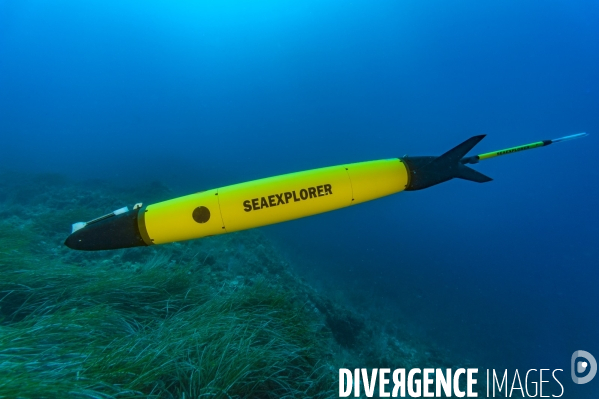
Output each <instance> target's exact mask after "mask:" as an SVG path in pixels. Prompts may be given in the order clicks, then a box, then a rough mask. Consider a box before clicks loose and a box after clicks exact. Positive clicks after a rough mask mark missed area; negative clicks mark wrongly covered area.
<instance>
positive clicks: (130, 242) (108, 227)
mask: <svg viewBox="0 0 599 399" xmlns="http://www.w3.org/2000/svg"><path fill="white" fill-rule="evenodd" d="M138 212H139V210H138V209H134V210H131V211H129V212H125V213H122V214H120V215H116V216H112V217H109V218H107V219H103V220H100V221H98V222H93V223H89V224H87V225H86V226H85V227H83V228H82V229H79V230H77V231H75V232H74V233H73V234H71V235H70V236H68V237H67V239H66V240H65V242H64V245H66V246H67V247H69V248H71V249H77V250H80V251H99V250H103V249H119V248H131V247H140V246H146V245H147V244H146V243H145V242H144V240H143V238H142V237H141V235H140V234H139V227H138V224H137V214H138Z"/></svg>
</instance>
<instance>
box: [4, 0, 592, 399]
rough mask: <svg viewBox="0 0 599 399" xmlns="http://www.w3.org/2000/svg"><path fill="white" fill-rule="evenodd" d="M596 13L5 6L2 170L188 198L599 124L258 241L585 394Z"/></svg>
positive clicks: (468, 346)
mask: <svg viewBox="0 0 599 399" xmlns="http://www.w3.org/2000/svg"><path fill="white" fill-rule="evenodd" d="M597 21H599V3H598V2H597V1H595V0H593V1H590V0H589V1H576V2H570V1H531V2H522V1H501V2H480V1H446V2H433V1H416V0H413V1H390V0H389V1H387V0H381V1H352V2H347V1H337V0H335V1H328V2H324V1H301V2H300V1H296V2H292V1H218V2H193V1H178V2H166V1H163V2H158V1H130V2H120V1H106V0H105V1H86V2H80V1H75V0H63V1H52V2H47V1H29V0H20V1H10V0H8V1H6V0H4V1H0V133H1V137H2V139H1V145H0V169H1V170H13V171H27V172H49V171H51V172H58V173H63V174H66V175H68V176H71V177H73V178H75V179H89V178H103V179H109V180H113V181H115V182H116V183H118V184H138V183H139V182H144V181H151V180H160V181H162V182H165V183H166V184H167V185H169V186H170V187H172V188H173V192H174V193H175V194H184V193H189V192H194V191H198V190H201V189H206V188H212V187H219V186H223V185H227V184H232V183H237V182H241V181H246V180H250V179H255V178H260V177H267V176H271V175H276V174H281V173H286V172H293V171H299V170H304V169H311V168H316V167H322V166H330V165H335V164H341V163H348V162H357V161H366V160H373V159H381V158H390V157H399V156H403V155H404V154H406V153H407V154H410V155H437V154H441V153H443V152H444V151H446V150H448V149H449V148H451V147H453V146H455V145H457V144H458V143H460V142H461V141H463V140H465V139H466V138H468V137H470V136H472V135H475V134H482V133H485V134H487V135H488V137H487V138H486V139H485V140H483V141H482V142H481V143H480V144H479V145H478V146H477V147H476V149H475V150H476V152H475V153H481V152H486V151H492V150H498V149H502V148H505V147H510V146H513V145H519V144H525V143H528V142H532V141H537V140H541V139H551V138H556V137H560V136H563V135H567V134H573V133H578V132H583V131H586V132H589V133H590V134H591V135H590V136H589V137H587V138H585V139H582V140H578V141H572V142H565V143H560V144H556V145H555V146H550V147H548V148H543V149H537V150H534V151H529V152H526V153H519V154H513V155H509V156H506V157H502V158H497V159H494V160H489V161H485V162H483V163H481V164H480V165H476V166H475V168H476V169H477V170H480V171H481V172H483V173H485V174H487V175H489V176H491V177H493V178H494V179H495V180H494V181H493V182H491V183H487V184H476V183H471V182H465V181H451V182H449V183H445V184H443V185H440V186H436V187H433V188H430V189H427V190H424V191H420V192H411V193H400V194H397V195H394V196H391V197H388V198H384V199H381V200H377V201H374V202H371V203H367V204H363V205H360V206H357V207H353V208H351V209H344V210H340V211H336V212H333V213H330V214H324V215H319V216H316V217H312V218H308V219H303V220H299V221H294V222H289V223H285V224H281V225H276V226H271V227H267V228H264V229H263V230H264V231H265V233H266V234H268V235H270V236H271V237H273V239H275V240H276V242H277V244H278V245H280V247H281V248H282V250H284V251H286V252H287V253H288V254H290V256H294V257H295V258H296V263H298V267H300V268H303V269H305V270H307V271H308V269H310V268H317V269H318V270H317V273H316V274H317V275H318V276H319V278H321V279H323V281H326V284H328V285H329V286H333V285H337V286H339V287H342V288H343V289H345V290H346V292H348V295H355V296H356V297H358V298H359V297H360V296H363V297H368V298H371V299H372V298H375V299H376V300H379V301H381V303H385V305H386V306H389V307H390V308H396V309H398V312H399V311H400V312H401V314H402V317H404V318H405V321H406V324H408V323H409V324H411V325H413V326H414V327H413V328H417V329H418V331H419V334H420V335H421V336H422V338H423V339H425V340H430V341H431V342H434V343H435V344H437V345H439V346H443V347H446V348H449V349H451V350H454V351H457V353H459V354H461V355H463V356H464V357H468V358H470V359H473V360H474V361H475V362H476V361H478V362H480V364H485V365H489V366H491V367H496V368H502V367H510V368H520V369H528V368H562V369H564V373H563V377H562V378H561V381H562V382H565V384H566V392H567V393H570V394H571V395H574V396H571V397H583V396H584V395H589V394H590V393H591V392H597V391H598V390H599V388H598V387H599V381H596V380H595V381H593V382H592V383H589V384H587V385H586V386H577V387H574V384H572V383H571V381H570V382H568V381H569V370H570V365H569V362H570V355H571V354H572V352H573V351H575V350H578V349H583V350H586V351H589V352H591V353H593V354H595V356H596V357H597V358H599V341H598V340H597V337H598V336H599V320H598V308H597V307H598V305H599V290H598V289H597V287H598V286H599V267H598V266H599V261H598V260H599V247H598V242H599V210H598V208H597V204H599V185H598V182H599V161H598V160H597V159H598V156H597V154H598V152H599V147H598V143H599V73H598V72H599V23H597ZM141 200H143V198H140V201H141ZM129 205H131V204H129ZM72 222H73V221H70V220H68V221H67V220H65V235H66V233H68V229H69V225H70V223H72ZM574 392H577V394H574ZM576 395H578V396H576ZM568 397H570V396H568Z"/></svg>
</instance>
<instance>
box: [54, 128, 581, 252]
mask: <svg viewBox="0 0 599 399" xmlns="http://www.w3.org/2000/svg"><path fill="white" fill-rule="evenodd" d="M584 136H587V134H586V133H578V134H574V135H570V136H565V137H560V138H558V139H554V140H543V141H538V142H535V143H531V144H526V145H521V146H517V147H512V148H507V149H504V150H500V151H493V152H488V153H485V154H480V155H474V156H469V157H466V154H467V153H468V152H469V151H470V150H471V149H472V148H473V147H474V146H475V145H476V144H478V142H480V141H481V140H482V139H483V138H484V137H485V135H480V136H474V137H471V138H469V139H468V140H466V141H464V142H463V143H462V144H460V145H458V146H456V147H454V148H452V149H451V150H449V151H447V152H446V153H445V154H443V155H440V156H438V157H435V156H416V157H408V156H404V157H403V158H390V159H383V160H378V161H369V162H358V163H351V164H346V165H339V166H331V167H326V168H320V169H313V170H307V171H304V172H297V173H289V174H285V175H280V176H275V177H269V178H265V179H259V180H252V181H249V182H246V183H240V184H233V185H231V186H226V187H221V188H216V189H212V190H207V191H201V192H199V193H195V194H191V195H186V196H183V197H179V198H175V199H172V200H168V201H163V202H159V203H156V204H152V205H148V206H142V204H136V205H135V206H134V207H133V209H132V210H129V209H128V208H127V207H124V208H121V209H118V210H116V211H114V212H112V213H109V214H107V215H104V216H101V217H99V218H96V219H94V220H91V221H89V222H79V223H75V224H73V229H72V233H71V235H70V236H69V237H68V238H67V239H66V241H65V245H66V246H67V247H69V248H72V249H78V250H84V251H97V250H104V249H118V248H130V247H139V246H148V245H155V244H165V243H169V242H175V241H183V240H191V239H194V238H201V237H208V236H213V235H217V234H226V233H232V232H234V231H239V230H246V229H251V228H254V227H260V226H265V225H269V224H274V223H279V222H285V221H287V220H293V219H299V218H302V217H305V216H311V215H316V214H319V213H323V212H328V211H332V210H335V209H339V208H345V207H347V206H351V205H355V204H359V203H361V202H365V201H370V200H373V199H376V198H380V197H384V196H387V195H390V194H394V193H398V192H400V191H414V190H421V189H424V188H427V187H431V186H434V185H436V184H439V183H443V182H446V181H448V180H451V179H453V178H460V179H464V180H470V181H473V182H477V183H485V182H488V181H491V180H492V179H491V178H490V177H487V176H485V175H483V174H482V173H480V172H478V171H476V170H474V169H471V168H469V167H468V166H466V164H475V163H478V162H479V161H482V160H485V159H489V158H494V157H497V156H500V155H505V154H511V153H514V152H519V151H524V150H529V149H532V148H537V147H544V146H547V145H549V144H552V143H557V142H560V141H566V140H571V139H575V138H579V137H584Z"/></svg>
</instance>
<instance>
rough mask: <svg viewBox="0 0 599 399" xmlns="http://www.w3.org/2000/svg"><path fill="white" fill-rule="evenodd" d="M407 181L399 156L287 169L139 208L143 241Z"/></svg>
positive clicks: (193, 233)
mask: <svg viewBox="0 0 599 399" xmlns="http://www.w3.org/2000/svg"><path fill="white" fill-rule="evenodd" d="M407 184H408V172H407V169H406V166H405V164H404V163H403V162H402V161H401V160H400V159H398V158H394V159H385V160H380V161H370V162H360V163H353V164H347V165H340V166H331V167H327V168H320V169H313V170H308V171H304V172H297V173H290V174H286V175H280V176H275V177H269V178H266V179H259V180H253V181H249V182H246V183H240V184H233V185H231V186H225V187H221V188H217V189H213V190H208V191H203V192H199V193H196V194H191V195H187V196H184V197H179V198H175V199H172V200H169V201H164V202H159V203H157V204H153V205H149V206H147V207H146V208H145V209H142V210H141V211H140V214H141V213H143V216H142V217H140V218H139V224H140V231H141V232H142V237H143V238H144V241H146V244H164V243H168V242H173V241H182V240H191V239H194V238H201V237H206V236H211V235H216V234H225V233H231V232H234V231H239V230H246V229H251V228H254V227H259V226H265V225H269V224H274V223H280V222H285V221H288V220H293V219H299V218H302V217H306V216H311V215H316V214H319V213H323V212H328V211H332V210H335V209H339V208H344V207H347V206H350V205H353V204H359V203H361V202H365V201H370V200H373V199H376V198H380V197H384V196H386V195H390V194H394V193H397V192H399V191H402V190H404V189H405V188H406V186H407ZM144 230H145V232H146V233H145V234H144V233H143V231H144Z"/></svg>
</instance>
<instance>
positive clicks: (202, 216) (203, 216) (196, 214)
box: [191, 206, 210, 223]
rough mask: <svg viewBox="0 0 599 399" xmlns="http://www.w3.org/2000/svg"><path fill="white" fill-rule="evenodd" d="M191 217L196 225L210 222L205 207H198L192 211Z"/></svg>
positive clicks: (208, 212) (208, 213)
mask: <svg viewBox="0 0 599 399" xmlns="http://www.w3.org/2000/svg"><path fill="white" fill-rule="evenodd" d="M191 216H192V217H193V220H195V221H196V222H198V223H206V222H207V221H208V220H210V211H209V210H208V208H206V207H205V206H198V207H197V208H196V209H194V210H193V213H192V214H191Z"/></svg>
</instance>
